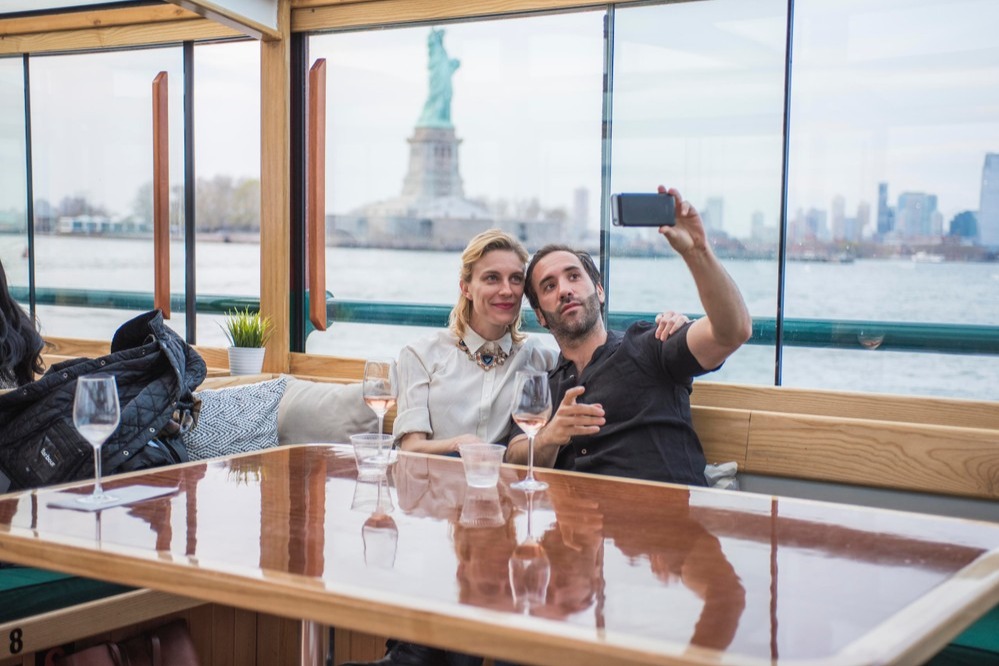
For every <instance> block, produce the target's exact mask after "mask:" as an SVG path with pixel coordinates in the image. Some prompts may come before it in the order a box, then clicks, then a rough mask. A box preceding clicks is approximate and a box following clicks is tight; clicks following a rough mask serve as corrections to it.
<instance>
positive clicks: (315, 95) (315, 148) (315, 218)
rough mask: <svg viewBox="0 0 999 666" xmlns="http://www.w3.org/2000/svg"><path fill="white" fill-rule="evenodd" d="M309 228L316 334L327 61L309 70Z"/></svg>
mask: <svg viewBox="0 0 999 666" xmlns="http://www.w3.org/2000/svg"><path fill="white" fill-rule="evenodd" d="M308 93H309V102H308V104H309V118H308V123H309V129H308V132H309V136H308V141H307V144H306V151H307V153H308V169H307V171H308V173H307V174H306V185H307V187H308V203H307V205H306V210H307V213H308V220H309V223H308V228H307V229H306V248H307V259H306V262H307V264H308V267H309V319H310V320H311V321H312V325H313V326H315V327H316V330H317V331H325V330H326V59H325V58H320V59H318V60H316V62H315V64H313V65H312V68H311V69H310V70H309V91H308Z"/></svg>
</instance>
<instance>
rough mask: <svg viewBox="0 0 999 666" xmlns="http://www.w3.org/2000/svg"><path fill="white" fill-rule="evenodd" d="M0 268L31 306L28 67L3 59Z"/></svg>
mask: <svg viewBox="0 0 999 666" xmlns="http://www.w3.org/2000/svg"><path fill="white" fill-rule="evenodd" d="M0 164H3V165H4V170H3V177H2V178H0V264H3V269H4V272H5V273H6V274H7V283H8V285H9V287H10V289H11V293H12V294H13V295H14V297H15V298H17V299H18V300H20V301H21V302H22V303H23V304H24V306H25V308H27V305H28V296H27V288H28V222H27V220H28V217H27V210H26V207H27V206H26V197H25V192H26V191H27V178H26V177H25V173H26V172H25V169H26V162H25V140H24V65H23V61H22V59H21V58H0Z"/></svg>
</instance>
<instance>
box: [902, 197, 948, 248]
mask: <svg viewBox="0 0 999 666" xmlns="http://www.w3.org/2000/svg"><path fill="white" fill-rule="evenodd" d="M896 210H897V213H896V216H895V228H896V230H897V231H898V232H899V233H900V235H901V236H902V238H905V239H907V240H929V239H934V238H937V239H938V238H940V236H941V235H942V233H943V217H942V216H941V215H940V213H939V212H938V211H937V196H936V195H935V194H926V193H924V192H903V193H902V194H900V195H899V197H898V208H897V209H896Z"/></svg>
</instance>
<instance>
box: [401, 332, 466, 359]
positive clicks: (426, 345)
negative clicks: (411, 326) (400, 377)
mask: <svg viewBox="0 0 999 666" xmlns="http://www.w3.org/2000/svg"><path fill="white" fill-rule="evenodd" d="M457 343H458V338H456V337H455V336H454V333H452V332H451V331H450V330H448V329H446V328H442V329H438V330H436V331H434V332H433V333H428V334H426V335H424V336H422V337H420V338H417V339H416V340H413V341H412V342H410V343H409V344H407V345H406V346H405V347H403V348H402V352H401V354H400V355H405V354H413V355H415V356H418V357H420V358H424V357H426V356H427V355H429V354H433V353H434V352H440V351H443V350H449V349H450V348H452V347H454V346H455V345H456V344H457Z"/></svg>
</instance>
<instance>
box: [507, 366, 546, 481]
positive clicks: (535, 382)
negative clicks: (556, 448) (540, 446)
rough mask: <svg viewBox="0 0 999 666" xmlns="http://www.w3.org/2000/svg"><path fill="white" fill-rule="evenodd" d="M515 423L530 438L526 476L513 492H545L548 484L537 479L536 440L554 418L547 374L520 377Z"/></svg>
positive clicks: (525, 373)
mask: <svg viewBox="0 0 999 666" xmlns="http://www.w3.org/2000/svg"><path fill="white" fill-rule="evenodd" d="M512 413H513V420H514V423H516V424H517V425H519V426H520V429H521V430H523V431H524V434H526V435H527V476H526V477H525V478H524V479H523V480H521V481H517V482H516V483H511V484H510V487H511V488H516V489H517V490H522V491H524V492H534V491H536V490H544V489H545V488H547V487H548V484H547V483H545V482H544V481H538V480H537V479H535V478H534V437H535V436H536V435H537V434H538V431H539V430H541V428H543V427H544V425H545V424H546V423H548V419H549V418H550V417H551V415H552V396H551V392H550V391H549V390H548V374H547V373H544V372H528V371H524V370H521V371H520V372H518V373H517V379H516V383H515V384H514V389H513V410H512Z"/></svg>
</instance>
